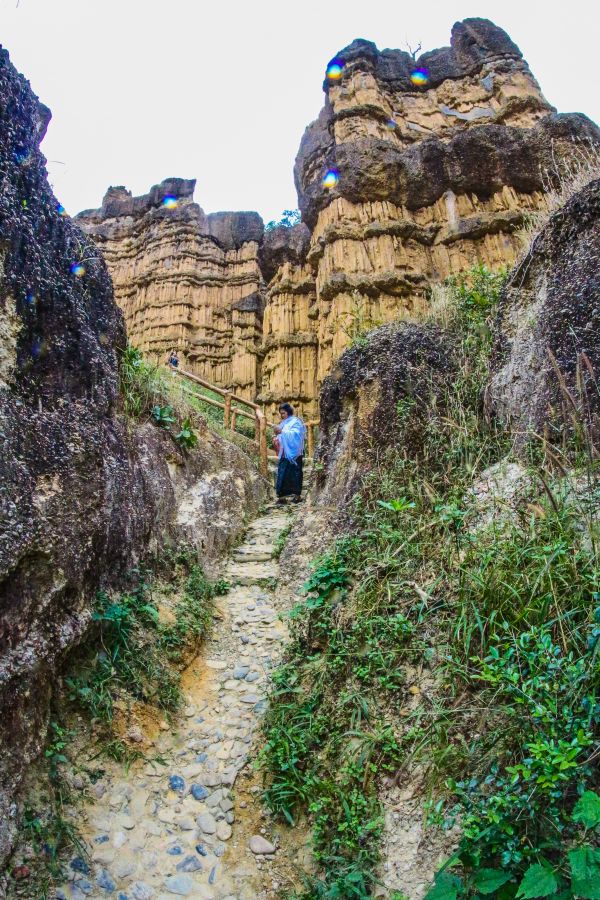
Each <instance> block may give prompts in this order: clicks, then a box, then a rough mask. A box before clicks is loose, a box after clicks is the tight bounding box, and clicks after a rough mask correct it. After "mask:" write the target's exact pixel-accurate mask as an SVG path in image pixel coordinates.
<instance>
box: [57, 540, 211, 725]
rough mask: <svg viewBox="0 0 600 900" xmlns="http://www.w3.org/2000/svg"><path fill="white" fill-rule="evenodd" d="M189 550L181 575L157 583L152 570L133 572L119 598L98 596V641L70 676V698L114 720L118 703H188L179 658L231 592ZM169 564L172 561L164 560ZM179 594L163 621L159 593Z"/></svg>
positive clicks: (178, 560) (179, 563)
mask: <svg viewBox="0 0 600 900" xmlns="http://www.w3.org/2000/svg"><path fill="white" fill-rule="evenodd" d="M192 559H193V557H191V556H190V555H189V554H183V555H182V554H179V555H176V554H174V555H173V560H172V563H173V565H174V572H175V575H174V577H172V579H171V580H170V581H169V582H167V583H166V584H164V583H162V584H161V583H160V582H158V583H156V584H155V585H152V583H151V581H150V580H149V578H148V577H147V575H146V573H143V572H136V573H133V576H132V577H133V579H134V584H133V586H132V589H131V590H130V591H128V592H125V593H122V594H120V595H118V596H113V595H109V594H107V593H105V592H100V593H99V594H98V598H97V602H96V606H95V609H94V613H93V620H94V622H95V625H96V628H95V630H94V632H93V635H92V638H91V640H90V641H89V642H88V644H87V645H86V647H85V648H84V649H83V653H79V654H78V655H77V656H76V657H75V659H74V660H73V661H72V663H71V665H70V667H69V668H70V671H69V673H68V674H67V676H66V678H65V684H66V687H67V689H68V696H69V699H70V700H72V701H74V702H77V703H78V704H79V705H80V706H82V707H83V708H84V709H85V710H86V711H87V712H88V713H89V715H90V716H91V717H92V718H93V719H98V720H100V721H103V722H105V723H107V724H109V725H110V723H111V722H112V719H113V711H114V701H115V699H116V698H117V697H123V696H126V697H129V698H131V699H134V700H139V701H142V702H144V703H149V704H152V705H154V706H157V707H158V708H160V709H163V710H165V711H166V712H172V711H175V710H176V709H177V708H178V707H179V705H180V702H181V693H180V688H179V674H178V672H177V668H176V666H174V665H173V664H174V663H178V662H179V661H180V660H181V658H182V653H183V651H185V650H186V649H189V648H190V647H194V646H196V645H197V644H198V642H199V640H200V639H201V638H202V636H203V635H204V633H205V632H206V630H207V628H208V625H209V623H210V619H211V616H212V610H213V599H214V597H215V596H216V595H217V594H218V593H222V592H223V591H224V590H226V589H227V586H226V585H225V584H224V583H223V582H217V583H216V584H213V583H211V582H209V581H208V579H207V578H206V577H205V575H204V573H203V571H202V569H201V568H200V566H199V565H198V563H197V562H193V561H192ZM163 563H164V561H163ZM161 590H162V591H163V592H164V593H166V594H167V595H168V594H178V595H179V598H178V602H177V603H176V605H175V608H174V621H172V622H169V623H168V624H165V623H162V622H161V621H160V616H159V610H158V604H157V599H156V595H157V594H159V593H160V591H161Z"/></svg>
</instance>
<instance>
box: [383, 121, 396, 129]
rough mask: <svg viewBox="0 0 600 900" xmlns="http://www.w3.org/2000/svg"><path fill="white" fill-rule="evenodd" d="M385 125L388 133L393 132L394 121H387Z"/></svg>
mask: <svg viewBox="0 0 600 900" xmlns="http://www.w3.org/2000/svg"><path fill="white" fill-rule="evenodd" d="M385 124H386V128H389V129H390V131H393V130H394V128H395V127H396V124H397V123H396V120H395V119H388V120H387V122H386V123H385Z"/></svg>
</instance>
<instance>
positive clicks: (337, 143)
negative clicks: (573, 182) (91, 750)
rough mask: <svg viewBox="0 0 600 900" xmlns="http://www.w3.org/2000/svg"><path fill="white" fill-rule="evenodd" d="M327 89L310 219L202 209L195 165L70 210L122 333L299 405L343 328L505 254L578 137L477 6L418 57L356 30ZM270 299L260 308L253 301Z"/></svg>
mask: <svg viewBox="0 0 600 900" xmlns="http://www.w3.org/2000/svg"><path fill="white" fill-rule="evenodd" d="M324 91H325V104H324V107H323V110H322V112H321V114H320V116H319V117H318V119H317V120H316V121H315V122H313V123H312V124H311V125H310V126H309V127H308V128H307V130H306V132H305V134H304V137H303V139H302V142H301V146H300V150H299V153H298V157H297V159H296V165H295V180H296V186H297V190H298V198H299V205H300V209H301V211H302V218H303V224H302V225H299V226H296V227H294V228H283V227H280V228H277V229H275V230H273V231H269V232H266V233H264V234H263V230H262V225H261V222H260V220H259V219H258V217H257V216H256V215H253V214H249V213H237V214H236V213H219V214H216V215H215V216H205V215H204V214H203V213H202V210H201V209H200V208H199V207H198V206H196V205H195V204H193V203H192V202H191V192H192V190H193V183H192V182H184V181H180V180H177V179H174V180H170V181H167V182H163V184H162V185H159V186H158V187H156V188H153V189H152V191H151V192H150V194H149V195H147V196H146V197H140V198H132V197H131V196H129V194H128V193H127V192H126V191H125V190H124V189H122V188H117V189H111V190H109V192H108V194H107V195H106V197H105V200H104V204H103V206H102V208H101V210H98V211H95V212H88V213H85V214H84V215H83V216H82V217H81V219H80V222H81V224H82V225H83V227H84V228H85V229H86V230H87V231H88V233H90V234H91V236H92V237H93V238H94V239H95V240H96V241H97V242H98V243H99V244H100V246H101V247H102V248H103V250H104V253H105V256H106V259H107V262H108V266H109V270H110V271H111V274H112V276H113V279H114V282H115V289H116V296H117V300H118V302H119V303H120V305H121V306H122V308H123V309H124V311H125V319H126V323H127V328H128V330H129V333H130V337H131V339H132V340H133V341H134V342H135V343H138V344H139V345H140V346H141V348H142V349H144V350H146V351H149V352H152V353H154V354H155V355H156V356H162V355H163V354H164V353H165V352H166V350H168V349H169V348H170V347H171V346H177V348H178V350H179V351H180V353H181V355H182V357H183V358H184V360H185V362H186V365H188V366H189V367H190V368H191V369H192V370H193V371H196V372H197V373H200V374H203V375H205V376H207V377H209V378H213V379H214V380H216V381H217V382H218V383H220V384H222V385H231V386H234V387H236V388H238V389H242V390H243V391H244V392H245V393H246V394H248V395H250V394H254V395H258V396H259V397H260V399H261V400H262V401H264V402H265V403H267V404H268V406H269V408H270V410H271V411H272V410H273V407H274V405H275V404H277V403H279V402H281V401H282V400H292V401H293V402H296V403H297V405H298V406H299V407H300V409H301V411H302V412H303V413H304V414H308V415H311V416H312V415H314V414H315V413H316V411H317V396H318V390H319V386H320V384H321V383H322V381H323V378H324V377H325V376H326V375H327V373H328V372H330V371H331V368H332V364H333V361H334V360H335V359H336V358H337V357H338V356H339V354H340V352H341V351H342V350H343V349H344V348H345V347H346V346H347V345H348V343H349V342H350V341H351V340H352V338H353V337H354V336H355V335H356V334H358V333H361V332H363V331H364V330H366V329H368V328H369V327H372V326H373V325H376V324H381V323H383V322H386V321H389V320H390V319H399V318H400V319H413V320H415V319H417V320H418V319H419V318H420V317H421V316H422V314H423V312H424V310H425V309H426V307H427V304H428V298H429V293H430V288H431V285H432V284H435V283H438V282H440V281H443V280H444V279H445V278H446V277H447V276H448V275H451V274H456V273H458V272H460V271H463V270H464V269H466V268H468V267H470V266H471V265H472V264H473V263H476V262H482V263H485V264H486V265H488V266H490V267H493V268H498V267H501V266H505V265H508V266H510V265H512V263H513V262H514V261H515V259H516V258H517V256H518V254H519V252H520V249H521V245H520V241H519V239H518V237H517V235H516V233H515V232H516V231H517V230H518V229H519V227H520V226H521V225H522V224H523V220H524V216H526V215H527V214H528V213H530V212H532V211H536V210H540V209H541V210H543V209H544V208H545V197H544V185H545V184H548V179H547V177H544V173H548V172H550V173H552V172H555V170H556V167H557V165H558V167H560V160H561V159H562V157H563V156H564V155H565V154H567V155H568V154H569V152H570V148H572V142H573V141H582V140H584V141H598V140H599V139H600V138H599V132H598V129H597V127H596V126H595V125H594V124H593V123H592V122H590V121H589V120H588V119H587V118H586V117H585V116H583V115H581V114H569V115H557V114H556V113H555V111H554V109H553V108H552V107H551V106H550V104H549V103H548V102H547V100H546V99H545V98H544V96H543V95H542V93H541V91H540V88H539V86H538V84H537V82H536V81H535V78H534V77H533V75H532V74H531V72H530V71H529V68H528V66H527V63H526V62H525V60H524V59H523V57H522V54H521V52H520V50H519V48H518V47H517V46H516V45H515V44H514V43H513V42H512V41H511V40H510V38H509V37H508V35H506V34H505V32H504V31H502V30H501V29H500V28H498V27H496V26H495V25H493V24H492V23H491V22H489V21H487V20H485V19H466V20H465V21H464V22H459V23H457V24H456V25H455V26H454V28H453V29H452V36H451V43H450V46H449V47H443V48H441V49H438V50H433V51H430V52H428V53H424V54H423V55H422V56H420V57H419V58H418V59H416V60H415V59H413V57H412V56H411V55H410V54H409V53H406V52H404V51H401V50H382V51H380V50H378V49H377V47H375V45H374V44H372V43H370V42H369V41H365V40H356V41H354V42H353V43H352V44H351V45H350V46H348V47H346V48H344V49H343V50H341V51H340V52H339V53H338V54H337V56H336V57H335V58H334V60H333V61H332V64H331V65H330V66H329V67H328V70H327V75H326V78H325V83H324ZM263 308H264V313H263Z"/></svg>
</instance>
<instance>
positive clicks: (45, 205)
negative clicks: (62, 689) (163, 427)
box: [0, 50, 264, 860]
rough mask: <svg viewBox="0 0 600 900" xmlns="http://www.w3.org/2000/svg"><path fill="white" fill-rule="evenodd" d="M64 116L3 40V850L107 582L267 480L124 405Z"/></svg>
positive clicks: (221, 448)
mask: <svg viewBox="0 0 600 900" xmlns="http://www.w3.org/2000/svg"><path fill="white" fill-rule="evenodd" d="M49 117H50V113H49V111H48V110H47V109H46V107H44V106H43V105H42V104H40V103H39V101H38V99H37V97H35V96H34V94H33V93H32V92H31V89H30V87H29V84H28V83H27V82H26V81H25V79H24V78H23V77H22V76H21V75H19V74H18V73H17V72H16V70H15V69H14V67H13V66H12V65H11V63H10V61H9V57H8V54H7V52H6V51H5V50H1V51H0V171H1V173H2V181H1V184H0V263H1V267H0V334H1V335H2V348H1V350H0V430H1V437H2V441H1V442H0V479H1V484H2V491H1V504H2V528H1V530H0V720H1V721H2V728H1V729H0V774H1V778H0V782H1V787H0V819H2V822H3V827H2V829H0V860H2V859H4V857H5V856H6V854H7V852H8V850H9V848H10V845H11V841H12V838H13V834H14V829H15V825H16V819H17V813H18V808H17V805H16V804H15V802H14V801H15V798H16V797H17V793H18V786H19V783H20V780H21V777H22V774H23V771H24V769H25V768H26V766H27V764H28V763H29V762H30V761H31V759H32V758H34V757H35V755H36V754H37V753H39V751H40V749H41V747H42V745H43V743H44V740H45V734H46V725H47V717H48V706H49V700H50V696H51V692H52V686H53V680H54V676H55V673H56V669H57V667H58V666H59V664H60V660H61V658H62V657H63V656H64V654H65V653H66V652H67V651H68V650H69V649H70V648H71V647H72V646H73V645H74V644H75V643H77V642H78V641H79V640H80V639H81V638H82V636H83V635H84V634H85V631H86V629H87V627H88V624H89V621H90V618H91V605H92V602H93V600H94V596H95V592H96V590H97V589H98V587H99V586H100V585H104V586H105V587H110V586H111V585H113V584H116V583H117V582H118V580H119V578H120V577H121V576H122V575H123V574H124V572H125V571H126V570H127V569H128V568H129V567H131V566H132V565H134V564H136V563H137V562H138V561H139V560H140V559H141V558H142V557H143V555H144V554H145V553H146V552H147V550H148V549H149V548H150V547H152V549H153V550H157V549H158V548H160V547H161V546H162V544H163V543H165V542H167V541H170V542H172V543H173V544H175V543H177V541H179V540H186V541H188V542H190V543H193V544H194V545H195V546H196V548H197V549H198V550H199V551H200V553H201V558H202V559H203V560H204V562H206V563H210V561H211V559H214V558H215V557H216V556H217V555H218V554H219V553H220V552H223V550H224V549H225V547H226V546H227V543H228V542H230V541H231V540H232V539H233V537H234V536H235V535H236V534H237V533H238V532H239V531H240V529H241V528H243V518H244V516H243V514H242V513H241V511H242V510H244V511H245V514H246V515H251V514H252V512H253V511H254V510H256V508H257V507H258V504H259V502H260V499H261V497H262V495H263V490H264V487H263V485H262V483H261V482H260V480H259V479H258V476H257V475H256V473H255V472H254V470H253V467H252V465H251V464H250V461H249V460H248V459H247V458H246V457H245V456H244V454H243V453H241V452H240V451H238V450H237V449H236V448H234V447H232V446H230V445H228V444H226V443H225V442H224V441H221V440H219V439H217V438H216V437H214V436H213V435H212V434H211V433H210V432H208V430H207V429H204V431H203V432H202V433H201V434H200V440H199V448H198V450H197V451H194V452H192V453H190V455H189V457H188V458H187V459H186V458H184V457H183V455H182V454H181V451H179V450H178V449H177V448H176V446H175V445H174V444H173V442H172V440H171V439H170V438H169V437H168V436H167V435H166V434H165V433H164V432H159V430H158V429H156V428H153V427H152V426H150V425H147V426H145V428H142V429H138V430H136V429H134V428H132V427H131V426H130V425H128V423H127V422H126V421H125V420H124V419H123V417H122V416H120V415H119V414H118V406H119V377H118V352H119V350H122V349H123V347H124V345H125V329H124V324H123V317H122V313H121V312H120V310H119V309H118V307H117V306H116V304H115V302H114V300H113V293H112V286H111V282H110V278H109V275H108V272H107V269H106V265H105V263H104V261H103V260H102V258H101V256H100V254H99V253H98V250H97V248H96V247H95V245H94V244H93V243H92V242H91V241H90V240H89V239H88V238H86V237H85V236H84V234H83V233H82V232H81V231H80V229H79V228H78V227H77V226H76V225H75V224H74V223H73V222H72V221H71V220H70V219H69V218H67V217H65V216H63V215H61V212H62V210H61V209H60V208H59V207H57V203H56V200H55V198H54V196H53V194H52V191H51V190H50V187H49V185H48V181H47V177H46V170H45V160H44V157H43V156H42V154H41V153H40V150H39V143H40V141H41V139H42V137H43V135H44V131H45V128H46V126H47V123H48V120H49Z"/></svg>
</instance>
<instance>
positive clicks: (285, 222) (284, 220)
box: [265, 209, 302, 231]
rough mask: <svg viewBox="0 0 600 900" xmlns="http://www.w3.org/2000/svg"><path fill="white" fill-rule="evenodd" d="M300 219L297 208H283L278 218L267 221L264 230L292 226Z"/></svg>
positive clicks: (298, 222)
mask: <svg viewBox="0 0 600 900" xmlns="http://www.w3.org/2000/svg"><path fill="white" fill-rule="evenodd" d="M301 221H302V216H301V214H300V210H299V209H284V211H283V212H282V214H281V218H280V219H271V221H270V222H267V224H266V225H265V231H272V230H273V228H279V227H280V226H283V227H284V228H292V227H293V226H294V225H299V224H300V222H301Z"/></svg>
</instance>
